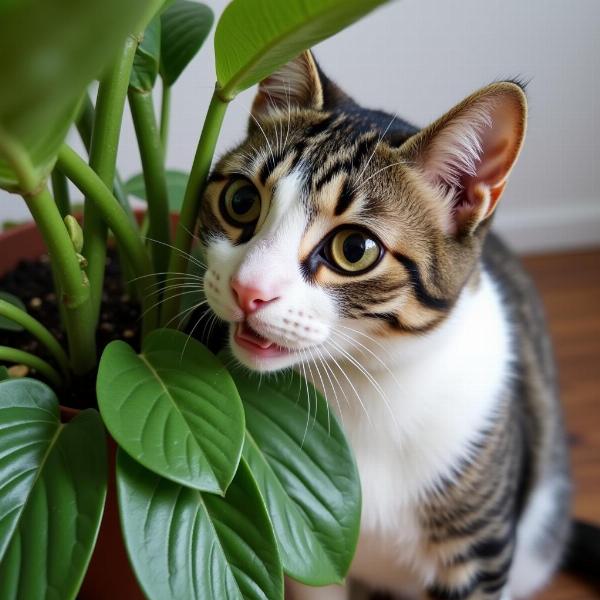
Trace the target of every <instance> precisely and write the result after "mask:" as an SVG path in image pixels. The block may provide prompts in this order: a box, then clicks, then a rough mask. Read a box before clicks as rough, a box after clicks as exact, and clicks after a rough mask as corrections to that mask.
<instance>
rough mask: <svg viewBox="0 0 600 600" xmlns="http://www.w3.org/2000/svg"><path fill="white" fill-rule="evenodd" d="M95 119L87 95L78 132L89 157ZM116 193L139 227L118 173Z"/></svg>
mask: <svg viewBox="0 0 600 600" xmlns="http://www.w3.org/2000/svg"><path fill="white" fill-rule="evenodd" d="M94 119H95V110H94V105H93V103H92V100H91V98H90V97H89V95H88V94H86V95H85V98H84V102H83V108H82V111H81V113H80V115H79V118H78V119H77V131H78V132H79V137H80V138H81V141H82V142H83V146H84V147H85V149H86V150H87V152H88V155H89V152H90V145H91V143H92V131H93V129H94ZM114 193H115V198H116V199H117V200H118V201H119V204H120V205H121V206H122V207H123V208H124V209H125V212H126V213H127V214H128V215H129V218H130V219H131V222H132V223H133V224H134V225H137V221H136V220H135V216H134V214H133V211H132V210H131V205H130V204H129V198H127V193H126V192H125V187H124V185H123V182H122V180H121V177H120V175H119V172H118V171H116V172H115V181H114Z"/></svg>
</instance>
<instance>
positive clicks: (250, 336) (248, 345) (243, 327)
mask: <svg viewBox="0 0 600 600" xmlns="http://www.w3.org/2000/svg"><path fill="white" fill-rule="evenodd" d="M233 338H234V340H235V342H236V343H237V344H238V345H239V346H241V347H242V348H244V349H245V350H247V351H249V352H251V353H252V354H253V355H255V356H258V357H261V358H272V357H275V356H284V355H286V354H289V353H290V352H291V350H290V349H289V348H284V347H283V346H279V345H277V344H276V343H275V342H273V341H271V340H269V339H267V338H266V337H264V336H262V335H261V334H260V333H258V332H257V331H255V330H254V329H252V327H250V325H249V324H248V322H247V321H242V322H241V323H238V324H237V327H236V330H235V334H234V336H233Z"/></svg>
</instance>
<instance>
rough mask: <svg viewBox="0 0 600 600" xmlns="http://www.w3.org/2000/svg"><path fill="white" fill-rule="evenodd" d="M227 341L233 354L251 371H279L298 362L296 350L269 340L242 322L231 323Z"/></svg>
mask: <svg viewBox="0 0 600 600" xmlns="http://www.w3.org/2000/svg"><path fill="white" fill-rule="evenodd" d="M229 343H230V346H231V351H232V353H233V355H234V356H235V357H236V358H237V359H238V360H239V361H240V362H241V363H242V364H244V365H246V366H247V367H249V368H250V369H252V370H253V371H259V372H263V373H264V372H269V371H279V370H281V369H287V368H288V367H290V366H292V365H293V364H295V363H297V362H298V355H297V354H298V353H297V351H294V350H292V349H290V348H284V347H282V346H278V345H277V344H275V343H273V342H269V341H268V340H266V339H265V338H263V337H261V336H260V335H258V334H257V333H256V332H255V331H253V330H251V329H249V328H248V327H245V326H244V325H242V324H232V326H231V328H230V335H229Z"/></svg>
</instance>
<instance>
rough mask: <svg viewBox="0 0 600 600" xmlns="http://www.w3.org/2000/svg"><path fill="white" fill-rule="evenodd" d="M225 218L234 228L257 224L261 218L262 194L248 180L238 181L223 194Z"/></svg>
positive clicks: (231, 184)
mask: <svg viewBox="0 0 600 600" xmlns="http://www.w3.org/2000/svg"><path fill="white" fill-rule="evenodd" d="M221 212H222V214H223V218H224V219H225V220H226V221H227V222H228V223H229V224H231V225H233V226H234V227H244V226H246V225H250V224H251V223H256V221H258V218H259V217H260V194H259V192H258V190H257V189H256V188H255V187H254V186H253V185H252V184H251V183H250V182H249V181H247V180H246V179H236V180H234V181H232V182H231V183H230V184H229V186H227V187H226V188H225V190H224V191H223V192H222V194H221Z"/></svg>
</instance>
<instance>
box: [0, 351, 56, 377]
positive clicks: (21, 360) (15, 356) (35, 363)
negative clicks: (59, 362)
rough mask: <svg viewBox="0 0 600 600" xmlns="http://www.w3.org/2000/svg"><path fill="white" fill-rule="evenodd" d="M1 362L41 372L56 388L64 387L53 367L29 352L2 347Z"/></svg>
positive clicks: (0, 352)
mask: <svg viewBox="0 0 600 600" xmlns="http://www.w3.org/2000/svg"><path fill="white" fill-rule="evenodd" d="M0 360H5V361H7V362H12V363H17V364H20V365H26V366H28V367H31V368H32V369H35V370H36V371H39V372H40V373H41V374H42V375H43V376H44V377H45V378H46V379H47V380H48V381H49V382H50V383H52V384H54V385H55V386H56V387H62V385H63V382H62V379H61V377H60V375H59V374H58V372H57V371H56V369H54V368H53V367H51V366H50V365H49V364H48V363H47V362H46V361H45V360H42V359H41V358H38V357H37V356H35V355H34V354H29V352H23V350H17V349H16V348H10V347H8V346H0Z"/></svg>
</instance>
